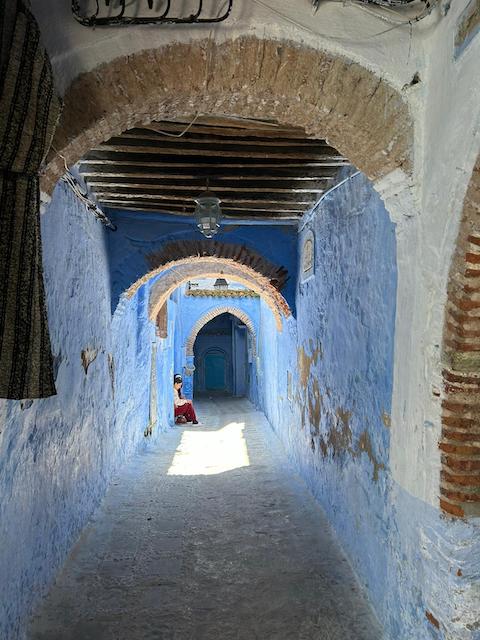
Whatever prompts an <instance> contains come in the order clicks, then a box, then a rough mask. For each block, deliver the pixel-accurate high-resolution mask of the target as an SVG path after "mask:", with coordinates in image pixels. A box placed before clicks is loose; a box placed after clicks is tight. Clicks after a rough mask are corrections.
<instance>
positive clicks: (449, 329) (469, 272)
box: [439, 156, 480, 517]
mask: <svg viewBox="0 0 480 640" xmlns="http://www.w3.org/2000/svg"><path fill="white" fill-rule="evenodd" d="M479 218H480V156H479V157H478V158H477V162H476V164H475V167H474V169H473V173H472V177H471V179H470V183H469V186H468V189H467V193H466V196H465V200H464V205H463V213H462V219H461V222H460V231H459V236H458V240H457V246H456V250H455V254H454V256H453V261H452V265H451V268H450V279H449V285H448V302H447V307H446V312H445V326H444V336H443V364H444V368H443V382H444V390H443V401H442V438H441V440H440V443H439V447H440V450H441V451H442V466H441V483H440V494H441V495H440V505H441V508H442V509H443V510H444V511H445V512H446V513H448V514H450V515H453V516H459V517H468V516H480V220H479Z"/></svg>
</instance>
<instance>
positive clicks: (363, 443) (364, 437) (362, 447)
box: [355, 429, 385, 482]
mask: <svg viewBox="0 0 480 640" xmlns="http://www.w3.org/2000/svg"><path fill="white" fill-rule="evenodd" d="M362 453H366V454H367V456H368V459H369V460H370V462H371V463H372V465H373V481H374V482H378V472H379V471H380V469H382V470H383V469H385V465H384V464H383V463H382V462H378V460H377V459H376V457H375V455H374V453H373V446H372V440H371V438H370V434H369V433H368V431H367V430H366V429H365V430H364V431H362V433H361V434H360V438H359V440H358V449H357V450H356V452H355V454H356V455H360V454H362Z"/></svg>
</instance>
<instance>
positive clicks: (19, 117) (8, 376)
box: [0, 0, 60, 399]
mask: <svg viewBox="0 0 480 640" xmlns="http://www.w3.org/2000/svg"><path fill="white" fill-rule="evenodd" d="M59 113H60V101H59V99H58V97H57V96H56V94H55V89H54V85H53V76H52V69H51V67H50V62H49V59H48V56H47V54H46V52H45V49H44V48H43V47H42V45H41V43H40V34H39V29H38V26H37V23H36V22H35V19H34V17H33V16H32V14H31V13H30V11H28V9H27V8H26V7H25V5H24V3H23V2H21V1H20V0H8V1H3V0H2V1H0V397H1V398H14V399H21V398H44V397H47V396H51V395H53V394H55V393H56V391H55V384H54V378H53V367H52V355H51V350H50V338H49V334H48V326H47V316H46V308H45V295H44V286H43V269H42V253H41V243H40V211H39V180H38V172H39V169H40V166H41V164H42V162H43V160H44V158H45V156H46V153H47V151H48V149H49V147H50V143H51V141H52V137H53V133H54V130H55V126H56V123H57V120H58V116H59Z"/></svg>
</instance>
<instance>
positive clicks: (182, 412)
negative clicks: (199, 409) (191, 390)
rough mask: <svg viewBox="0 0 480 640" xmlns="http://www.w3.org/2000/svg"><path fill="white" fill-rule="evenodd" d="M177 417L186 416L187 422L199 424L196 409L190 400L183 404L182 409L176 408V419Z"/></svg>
mask: <svg viewBox="0 0 480 640" xmlns="http://www.w3.org/2000/svg"><path fill="white" fill-rule="evenodd" d="M177 416H185V418H186V419H187V422H197V416H196V414H195V409H194V408H193V404H192V403H191V402H190V400H189V401H188V402H186V403H185V404H182V405H181V406H180V407H175V417H177Z"/></svg>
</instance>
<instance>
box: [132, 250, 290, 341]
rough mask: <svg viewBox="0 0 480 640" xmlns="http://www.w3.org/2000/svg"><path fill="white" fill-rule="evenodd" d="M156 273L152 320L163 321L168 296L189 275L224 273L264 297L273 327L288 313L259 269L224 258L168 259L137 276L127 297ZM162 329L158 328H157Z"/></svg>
mask: <svg viewBox="0 0 480 640" xmlns="http://www.w3.org/2000/svg"><path fill="white" fill-rule="evenodd" d="M158 275H160V276H161V277H160V278H159V279H158V281H157V282H156V283H155V284H154V285H153V287H152V290H151V294H150V303H149V317H150V319H151V320H152V322H156V321H157V319H158V317H159V316H160V317H161V318H162V321H163V322H166V311H165V309H164V307H165V305H166V302H167V300H168V298H169V296H170V295H171V294H172V293H173V291H175V289H177V288H178V287H179V286H181V285H182V284H184V283H185V282H187V281H188V280H190V279H192V278H219V277H225V276H227V277H228V278H229V280H233V281H234V282H238V283H240V284H243V285H244V286H246V287H248V288H249V289H251V290H252V291H255V293H258V295H259V296H260V297H261V298H263V299H264V301H265V303H266V304H267V305H268V307H269V308H270V310H271V311H272V313H273V315H274V318H275V322H276V326H277V329H278V330H279V331H281V330H282V317H289V316H290V315H291V311H290V308H289V306H288V304H287V302H286V300H285V298H284V297H283V296H282V294H281V293H280V292H279V291H278V290H277V289H276V288H275V287H274V286H273V285H272V284H271V283H270V281H269V280H268V279H267V278H266V277H265V276H263V275H262V274H261V273H259V272H257V271H255V270H254V269H253V268H252V267H249V266H247V265H244V264H239V263H236V262H235V261H234V260H231V259H228V258H211V257H201V256H198V257H197V258H184V259H181V260H177V261H174V262H170V263H168V264H166V265H163V266H162V267H159V268H158V269H155V270H154V271H151V272H149V273H148V274H147V276H145V277H144V278H141V279H140V280H138V281H137V282H136V283H134V285H132V286H131V287H130V289H129V290H128V291H127V292H126V295H127V296H128V297H131V296H133V295H134V294H135V292H136V291H137V290H138V288H139V287H140V286H141V285H142V284H144V283H145V282H147V281H148V280H149V279H151V278H154V277H156V276H158ZM161 330H162V329H161Z"/></svg>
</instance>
